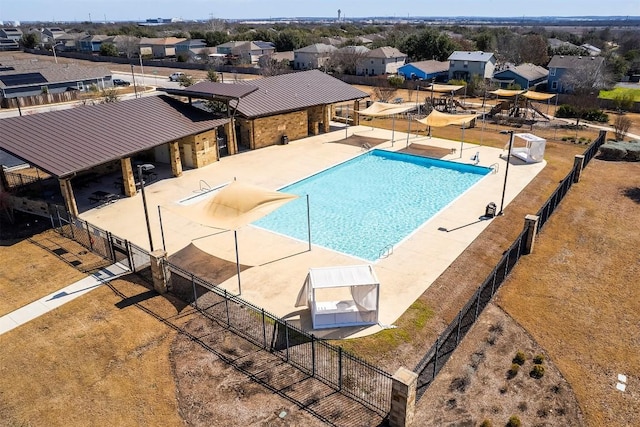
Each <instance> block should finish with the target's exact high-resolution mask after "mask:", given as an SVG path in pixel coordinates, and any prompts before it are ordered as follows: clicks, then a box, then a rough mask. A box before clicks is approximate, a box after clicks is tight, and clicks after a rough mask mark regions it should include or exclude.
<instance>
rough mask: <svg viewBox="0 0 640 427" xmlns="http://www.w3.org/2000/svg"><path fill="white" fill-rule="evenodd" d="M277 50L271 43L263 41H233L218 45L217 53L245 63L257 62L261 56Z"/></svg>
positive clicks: (230, 59)
mask: <svg viewBox="0 0 640 427" xmlns="http://www.w3.org/2000/svg"><path fill="white" fill-rule="evenodd" d="M275 51H276V49H275V47H273V45H272V44H271V43H267V42H261V41H231V42H227V43H223V44H221V45H218V46H216V53H218V54H220V55H225V56H226V57H227V59H228V60H229V61H230V62H240V63H243V64H257V63H258V60H259V59H260V57H261V56H263V55H270V54H272V53H273V52H275Z"/></svg>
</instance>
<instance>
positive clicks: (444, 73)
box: [398, 60, 449, 82]
mask: <svg viewBox="0 0 640 427" xmlns="http://www.w3.org/2000/svg"><path fill="white" fill-rule="evenodd" d="M398 75H400V76H404V78H405V79H407V80H435V81H438V82H443V81H446V80H447V77H448V76H449V62H448V61H434V60H430V61H419V62H410V63H408V64H405V65H403V66H402V67H400V68H398Z"/></svg>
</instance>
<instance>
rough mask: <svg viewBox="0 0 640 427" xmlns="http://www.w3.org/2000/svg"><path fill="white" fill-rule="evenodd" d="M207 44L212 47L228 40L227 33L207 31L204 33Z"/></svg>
mask: <svg viewBox="0 0 640 427" xmlns="http://www.w3.org/2000/svg"><path fill="white" fill-rule="evenodd" d="M204 40H205V42H206V43H207V46H209V47H214V46H218V45H220V44H223V43H226V42H228V41H229V36H228V35H227V33H224V32H222V31H207V32H206V33H205V35H204Z"/></svg>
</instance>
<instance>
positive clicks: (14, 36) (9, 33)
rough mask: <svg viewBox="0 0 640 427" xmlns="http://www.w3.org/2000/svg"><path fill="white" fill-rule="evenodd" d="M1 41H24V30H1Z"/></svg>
mask: <svg viewBox="0 0 640 427" xmlns="http://www.w3.org/2000/svg"><path fill="white" fill-rule="evenodd" d="M0 39H9V40H13V41H15V42H19V41H20V39H22V30H21V29H20V28H0Z"/></svg>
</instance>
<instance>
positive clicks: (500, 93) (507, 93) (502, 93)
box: [489, 89, 525, 97]
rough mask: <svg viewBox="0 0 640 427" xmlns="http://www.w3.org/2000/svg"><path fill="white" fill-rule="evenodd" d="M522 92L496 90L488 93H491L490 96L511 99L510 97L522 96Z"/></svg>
mask: <svg viewBox="0 0 640 427" xmlns="http://www.w3.org/2000/svg"><path fill="white" fill-rule="evenodd" d="M524 92H525V91H524V90H507V89H498V90H494V91H491V92H489V93H492V94H494V95H498V96H506V97H511V96H516V95H522V94H523V93H524Z"/></svg>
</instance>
